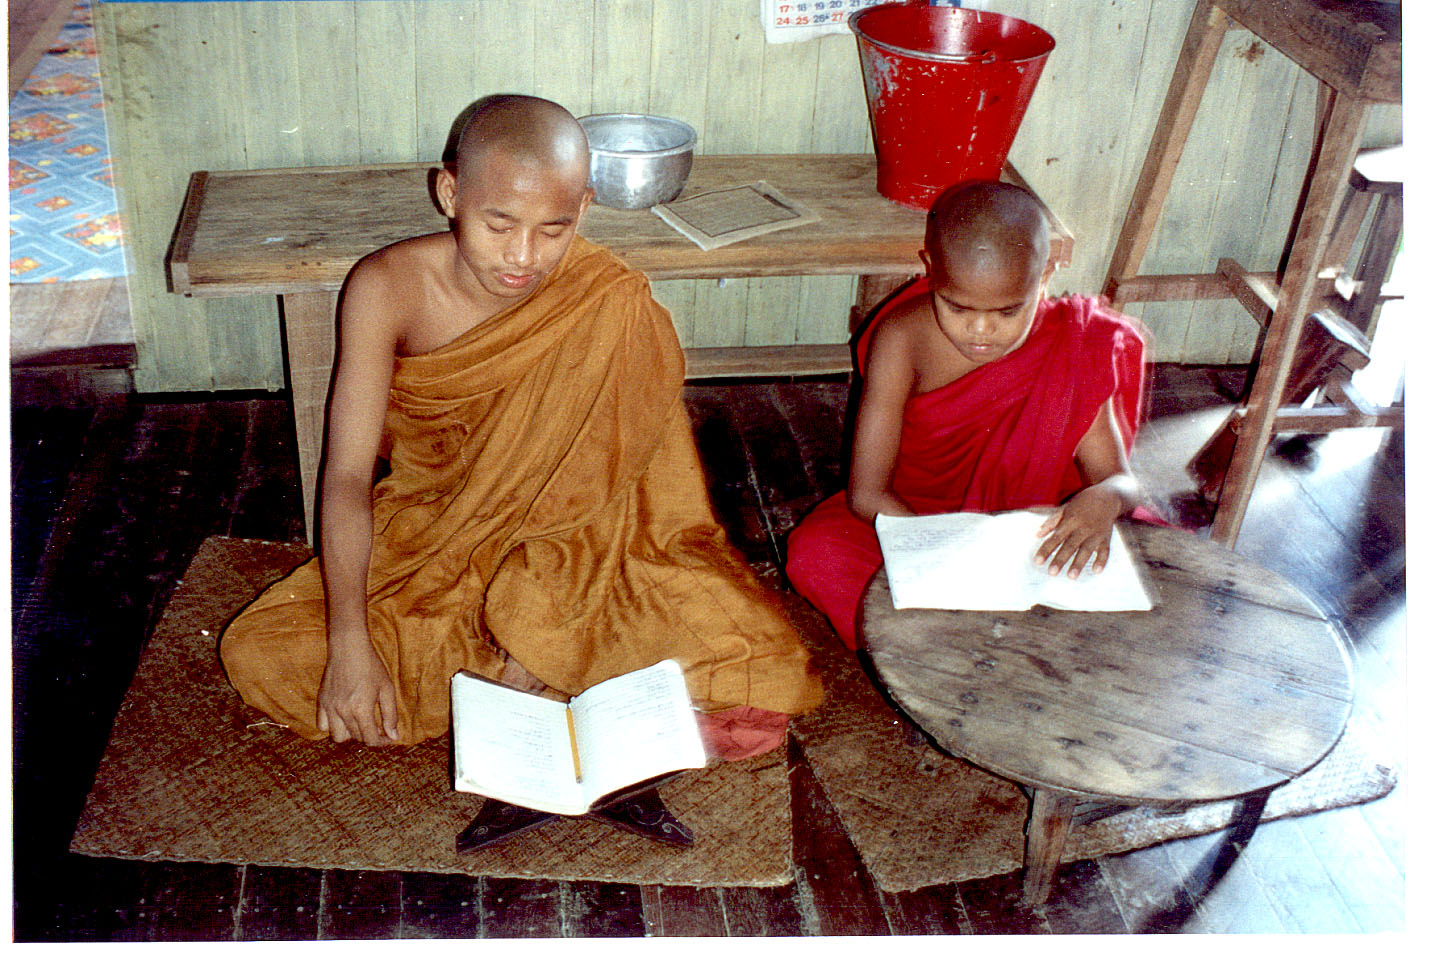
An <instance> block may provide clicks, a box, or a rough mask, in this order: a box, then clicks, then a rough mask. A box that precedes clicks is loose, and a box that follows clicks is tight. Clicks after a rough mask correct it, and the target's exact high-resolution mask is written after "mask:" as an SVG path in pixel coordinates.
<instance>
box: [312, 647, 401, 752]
mask: <svg viewBox="0 0 1440 960" xmlns="http://www.w3.org/2000/svg"><path fill="white" fill-rule="evenodd" d="M396 714H397V710H396V706H395V686H394V684H392V683H391V682H390V677H389V675H388V674H387V673H386V672H385V665H384V664H383V663H381V662H380V658H379V657H378V656H377V655H376V654H375V648H374V647H372V646H371V645H370V638H369V637H367V636H363V635H361V636H357V637H349V638H346V637H341V636H336V635H333V634H332V635H331V637H330V655H329V658H328V659H327V660H326V662H325V676H324V678H323V679H322V680H321V681H320V695H319V697H318V707H317V717H316V724H317V725H318V726H319V727H320V730H321V732H322V733H328V734H330V738H331V739H332V740H334V741H335V742H336V743H343V742H345V741H346V740H349V739H351V738H352V737H353V738H354V739H357V740H361V741H363V742H364V743H365V744H367V745H368V746H372V747H379V746H384V745H386V744H389V743H394V742H395V741H396V740H397V739H399V733H398V731H397V729H396Z"/></svg>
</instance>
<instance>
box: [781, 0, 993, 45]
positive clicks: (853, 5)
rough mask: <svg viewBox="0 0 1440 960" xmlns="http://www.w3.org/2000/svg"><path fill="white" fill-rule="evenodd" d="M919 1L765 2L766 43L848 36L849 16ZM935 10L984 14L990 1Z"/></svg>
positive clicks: (951, 3) (970, 0)
mask: <svg viewBox="0 0 1440 960" xmlns="http://www.w3.org/2000/svg"><path fill="white" fill-rule="evenodd" d="M915 2H916V0H798V2H797V0H763V7H762V9H763V13H762V14H761V15H762V16H763V17H764V18H765V42H766V43H792V42H794V41H796V40H810V39H812V38H814V37H821V36H824V35H825V34H827V33H846V32H848V31H849V29H850V27H849V26H848V25H847V24H846V20H847V19H849V17H850V14H852V13H854V12H855V11H856V10H862V9H864V8H865V7H878V6H880V5H881V4H886V3H915ZM930 6H932V7H970V8H971V9H975V10H985V9H987V8H988V7H989V6H990V0H930Z"/></svg>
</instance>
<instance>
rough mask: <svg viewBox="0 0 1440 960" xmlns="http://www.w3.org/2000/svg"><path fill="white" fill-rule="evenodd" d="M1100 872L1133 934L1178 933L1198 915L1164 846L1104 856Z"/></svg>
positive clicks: (1129, 930)
mask: <svg viewBox="0 0 1440 960" xmlns="http://www.w3.org/2000/svg"><path fill="white" fill-rule="evenodd" d="M1099 864H1100V870H1101V872H1103V873H1104V874H1105V879H1106V880H1107V881H1108V882H1109V884H1110V891H1111V893H1112V894H1113V895H1114V897H1115V905H1116V906H1117V907H1118V908H1119V910H1120V915H1121V917H1123V918H1124V920H1125V929H1126V930H1127V931H1128V932H1130V933H1177V932H1179V931H1180V930H1181V929H1182V928H1183V927H1184V925H1185V923H1186V922H1187V921H1188V920H1189V919H1190V918H1191V917H1192V916H1193V915H1194V913H1195V909H1196V905H1195V901H1193V900H1191V899H1190V894H1189V893H1188V892H1187V891H1186V890H1185V884H1184V883H1183V881H1182V880H1181V877H1180V875H1179V874H1178V873H1177V872H1176V871H1175V864H1174V863H1173V862H1172V861H1171V859H1170V856H1169V855H1168V854H1167V853H1166V852H1165V850H1164V848H1163V847H1160V846H1154V847H1144V848H1142V849H1140V850H1132V851H1130V852H1128V853H1121V854H1116V855H1114V856H1109V857H1102V858H1101V859H1100V861H1099Z"/></svg>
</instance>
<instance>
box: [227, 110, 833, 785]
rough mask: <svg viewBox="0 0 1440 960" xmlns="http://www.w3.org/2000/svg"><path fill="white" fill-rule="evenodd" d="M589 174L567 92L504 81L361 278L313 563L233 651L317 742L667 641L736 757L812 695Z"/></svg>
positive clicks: (577, 674)
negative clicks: (470, 679) (587, 228)
mask: <svg viewBox="0 0 1440 960" xmlns="http://www.w3.org/2000/svg"><path fill="white" fill-rule="evenodd" d="M588 181H589V147H588V145H587V143H586V139H585V134H584V131H583V129H582V128H581V127H580V125H579V123H578V122H577V121H576V120H575V118H574V117H572V116H571V115H570V114H569V113H568V112H567V111H566V110H565V109H564V108H563V107H560V106H559V105H557V104H554V103H551V102H549V101H546V100H540V99H537V98H534V97H522V96H500V97H492V98H489V99H487V100H485V101H482V103H481V104H480V105H479V106H478V107H477V108H476V110H475V111H474V113H473V114H472V116H471V117H470V119H469V120H468V121H467V123H466V125H465V126H464V128H463V130H462V133H461V135H460V138H459V141H458V148H457V152H456V159H455V162H454V164H453V165H447V167H446V168H445V169H444V170H443V171H442V172H441V173H440V174H439V177H438V182H437V184H436V193H437V195H438V199H439V203H440V206H441V207H442V209H443V210H444V213H445V215H446V216H447V217H448V218H449V219H450V224H451V228H450V230H448V231H446V232H443V233H436V234H431V235H428V236H423V237H416V238H413V239H410V240H405V241H402V242H400V243H397V244H394V245H392V246H389V247H385V248H384V249H381V250H379V251H376V252H375V253H372V254H370V255H369V256H367V257H365V258H364V259H363V260H361V261H360V262H359V263H358V264H357V265H356V266H355V268H354V270H353V271H352V273H351V274H350V276H349V278H348V279H347V281H346V284H345V288H344V291H343V293H342V297H341V305H340V317H339V335H338V346H337V357H336V368H335V377H334V381H333V386H332V390H331V396H330V412H329V421H328V433H327V438H326V446H325V460H324V467H323V472H322V480H321V487H320V554H319V557H318V558H317V559H316V560H312V561H311V562H309V563H307V564H306V565H304V566H302V567H301V568H300V569H298V570H297V571H296V572H295V573H293V574H291V575H290V576H289V577H288V578H286V579H284V580H282V581H280V582H279V583H277V584H275V585H273V586H272V587H270V588H269V589H268V590H267V591H266V592H264V593H263V594H262V595H261V596H260V597H259V598H258V599H256V600H255V601H254V603H252V604H251V605H250V606H249V607H248V608H247V609H246V610H245V611H243V612H242V613H241V614H240V615H239V616H238V617H237V618H236V619H235V621H234V622H233V623H232V624H231V625H230V626H229V627H228V628H227V629H226V631H225V633H224V635H223V637H222V639H221V644H220V652H221V658H222V660H223V662H224V665H225V669H226V672H227V674H228V676H229V678H230V681H231V683H232V684H233V685H234V686H235V688H236V689H237V690H238V691H239V692H240V694H241V696H242V697H243V698H244V699H245V701H246V702H247V703H249V704H251V705H252V706H255V707H258V708H259V709H260V710H262V711H264V712H265V713H266V714H268V715H269V716H270V717H272V718H273V719H275V720H276V721H278V722H280V723H282V724H285V725H287V726H289V727H290V728H291V729H292V730H294V731H295V732H296V733H298V734H300V735H301V736H303V737H307V738H312V739H319V738H323V737H326V736H329V737H331V738H332V739H334V740H336V741H344V740H349V739H351V738H355V739H359V740H362V741H364V742H365V743H366V744H371V745H379V744H390V743H399V744H408V743H414V742H416V741H419V740H422V739H425V738H429V737H434V736H437V735H440V734H443V733H445V732H446V731H447V730H448V729H449V681H450V678H451V677H452V676H453V675H454V674H455V672H456V671H457V670H468V671H471V672H473V673H476V674H479V675H480V676H483V677H487V678H491V679H495V680H498V681H500V682H503V683H507V684H510V685H513V686H519V687H522V688H525V689H531V690H536V691H537V692H542V693H544V694H547V695H550V696H554V697H557V698H560V697H568V696H572V695H574V694H577V693H579V692H581V691H583V690H584V689H586V688H587V687H589V686H591V685H593V684H595V683H598V682H599V681H601V680H605V679H608V678H609V677H612V676H616V675H619V674H621V673H626V672H629V671H631V670H635V669H639V668H642V667H646V666H649V665H651V664H653V663H655V662H656V661H658V660H661V659H665V658H672V659H675V660H677V661H678V662H679V663H680V665H681V666H682V667H683V668H684V670H685V673H686V679H687V685H688V687H689V691H690V695H691V699H692V701H693V702H694V704H695V706H696V708H697V710H699V711H701V713H702V714H703V716H702V724H701V727H702V734H703V735H704V736H705V737H706V739H707V742H708V743H709V744H710V746H711V750H712V753H715V754H718V755H721V756H725V757H730V758H733V757H737V756H743V755H748V754H751V753H756V752H762V751H763V750H766V749H769V748H771V747H773V746H776V745H778V744H779V743H780V742H781V740H782V738H783V733H784V728H785V720H786V716H787V715H789V714H793V713H797V712H801V711H804V710H806V709H808V708H810V707H812V706H814V705H815V704H816V703H817V702H818V700H819V697H820V688H819V683H818V680H817V679H816V678H815V677H814V676H813V675H812V674H811V672H810V670H809V666H808V658H807V655H806V654H805V652H804V650H803V648H802V646H801V641H800V639H799V637H798V636H797V635H796V633H795V632H794V631H793V630H792V628H791V627H790V626H789V623H788V621H787V620H786V619H785V618H784V616H783V614H782V613H781V612H780V610H779V608H778V606H777V603H776V600H775V598H774V597H772V596H771V595H770V594H769V593H768V592H767V591H765V590H764V589H763V588H762V587H761V586H760V585H759V584H758V582H757V581H756V580H755V579H754V577H753V576H752V575H751V573H750V571H749V569H748V568H747V567H746V566H745V564H744V563H743V561H742V560H741V559H740V557H739V555H738V554H737V553H736V551H735V550H734V549H733V548H732V547H730V545H729V544H728V543H727V542H726V540H725V537H724V534H723V532H722V531H721V529H720V527H719V526H718V525H717V524H716V522H715V519H714V515H713V513H712V511H711V508H710V505H709V502H708V499H707V496H706V490H705V486H704V479H703V475H702V473H701V469H700V465H699V460H698V457H697V454H696V451H695V445H694V440H693V438H692V436H691V433H690V428H689V421H688V419H687V416H686V411H685V407H684V404H683V402H682V399H681V387H682V384H683V376H684V358H683V354H682V352H681V350H680V347H679V344H678V342H677V340H676V338H675V333H674V329H673V327H672V324H671V321H670V317H669V314H668V313H667V312H666V311H665V310H664V308H662V307H661V306H659V305H658V304H657V303H655V301H654V300H653V299H652V298H651V296H650V289H649V285H648V283H647V281H646V279H645V277H644V275H643V274H641V273H639V272H637V271H635V270H632V269H630V268H628V267H626V266H625V265H624V264H622V263H621V262H620V261H619V260H618V259H617V258H616V257H614V256H613V255H612V254H610V253H609V252H607V251H605V250H603V249H601V248H600V247H597V246H595V245H593V244H591V243H589V242H587V241H585V240H584V239H583V238H579V237H577V236H576V235H575V234H576V227H577V226H578V224H579V223H580V219H581V217H582V216H583V215H584V213H585V211H586V209H587V208H588V207H589V205H590V202H591V199H592V198H593V196H594V193H593V191H592V190H591V189H590V188H589V185H588ZM377 457H378V458H379V459H380V460H381V461H383V462H385V463H387V464H388V473H387V474H385V475H384V476H383V478H382V479H381V480H380V481H379V483H378V484H377V483H375V482H374V481H375V476H376V463H377Z"/></svg>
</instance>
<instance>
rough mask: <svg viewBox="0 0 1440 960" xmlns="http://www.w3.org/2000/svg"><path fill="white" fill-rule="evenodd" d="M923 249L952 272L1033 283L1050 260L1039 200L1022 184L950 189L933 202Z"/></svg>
mask: <svg viewBox="0 0 1440 960" xmlns="http://www.w3.org/2000/svg"><path fill="white" fill-rule="evenodd" d="M925 249H926V251H927V252H928V253H929V254H930V257H931V258H932V259H933V260H935V261H937V262H938V263H939V264H941V265H942V266H943V267H944V269H945V270H946V272H947V273H950V274H952V275H961V274H966V275H978V274H985V275H990V276H996V277H1001V276H1010V277H1016V278H1026V282H1036V281H1038V280H1039V278H1040V277H1041V276H1042V275H1043V274H1044V272H1045V268H1046V265H1047V264H1048V262H1049V260H1050V221H1049V218H1048V217H1047V216H1046V214H1045V209H1044V208H1043V207H1042V206H1040V201H1038V200H1036V199H1035V197H1034V196H1033V195H1032V194H1031V193H1030V192H1029V191H1028V190H1025V189H1024V188H1022V187H1017V186H1015V185H1013V184H1009V183H1001V182H999V181H998V180H967V181H965V182H963V183H957V184H955V185H954V186H952V187H948V188H947V189H946V190H944V191H943V192H942V193H941V194H940V196H939V197H937V198H936V199H935V202H934V204H933V205H931V207H930V215H929V217H928V218H927V219H926V222H925Z"/></svg>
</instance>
